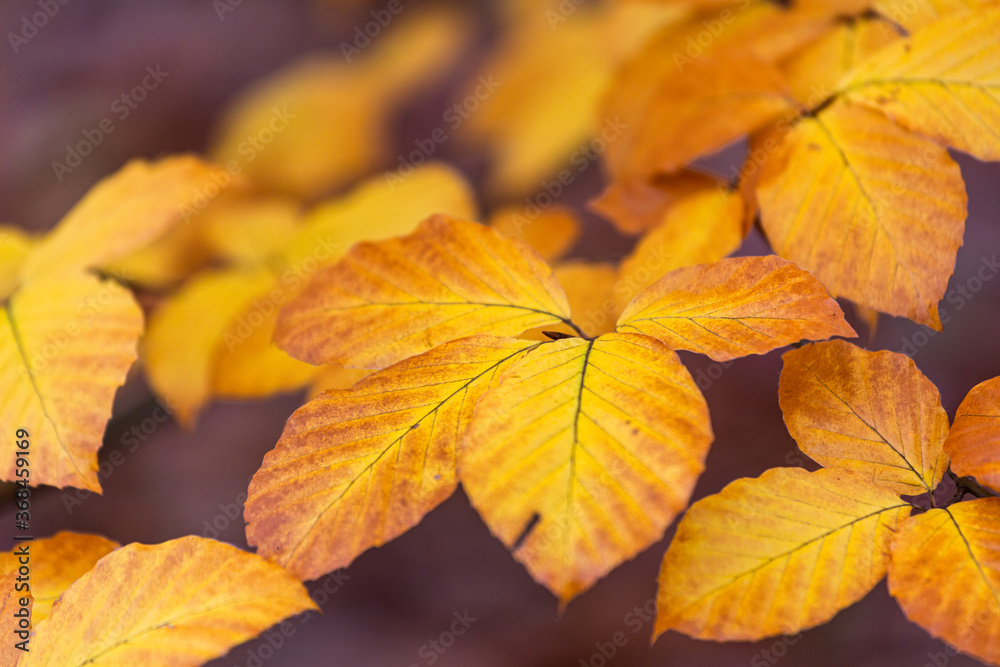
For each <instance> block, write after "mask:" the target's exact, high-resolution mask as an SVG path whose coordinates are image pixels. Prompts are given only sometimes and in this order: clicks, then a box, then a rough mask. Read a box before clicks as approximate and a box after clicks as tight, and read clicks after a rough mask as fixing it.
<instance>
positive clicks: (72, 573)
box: [0, 532, 118, 664]
mask: <svg viewBox="0 0 1000 667" xmlns="http://www.w3.org/2000/svg"><path fill="white" fill-rule="evenodd" d="M25 546H26V547H27V548H28V553H29V558H30V563H29V566H30V568H31V575H30V582H29V583H30V585H31V593H32V596H33V597H34V600H35V607H34V610H33V611H32V613H31V620H32V623H34V624H35V625H38V624H39V623H41V622H42V621H44V620H45V619H46V618H48V617H49V614H50V613H51V611H52V604H53V603H54V602H55V601H56V600H58V599H59V596H60V595H62V594H63V591H65V590H66V589H67V588H69V586H70V584H72V583H73V582H74V581H76V580H77V579H79V578H80V577H82V576H83V575H85V574H86V573H87V572H89V571H90V569H91V568H93V567H94V564H95V563H97V561H99V560H101V559H102V558H104V556H106V555H107V554H109V553H111V552H112V551H114V550H115V549H116V548H118V543H117V542H112V541H111V540H108V539H105V538H103V537H100V536H98V535H83V534H80V533H70V532H61V533H57V534H56V535H53V536H52V537H49V538H46V539H41V540H34V541H32V542H30V543H29V542H18V543H16V544H15V546H14V548H13V549H12V550H11V551H7V552H4V553H0V573H2V574H7V573H8V572H10V573H16V572H17V570H18V567H20V565H22V564H23V563H21V561H20V560H19V559H20V558H21V557H22V556H21V555H20V554H19V552H18V549H19V548H20V547H25ZM5 643H6V642H5ZM0 664H2V663H0Z"/></svg>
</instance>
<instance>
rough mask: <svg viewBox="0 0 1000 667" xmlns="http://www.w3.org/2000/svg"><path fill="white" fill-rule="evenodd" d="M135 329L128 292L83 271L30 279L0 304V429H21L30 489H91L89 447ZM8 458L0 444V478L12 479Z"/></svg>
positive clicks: (129, 355) (136, 313) (93, 458)
mask: <svg viewBox="0 0 1000 667" xmlns="http://www.w3.org/2000/svg"><path fill="white" fill-rule="evenodd" d="M141 332H142V312H141V311H140V310H139V306H138V305H137V304H136V303H135V301H134V299H133V298H132V295H131V294H129V292H128V291H127V290H125V289H124V288H122V287H121V286H119V285H118V284H117V283H114V282H111V281H103V282H102V281H101V280H98V279H97V278H95V277H93V276H89V275H85V274H80V275H62V276H58V277H56V276H53V277H46V278H39V279H37V280H34V281H32V282H29V283H27V284H26V285H24V286H23V287H21V288H20V289H19V290H18V291H17V292H16V293H15V294H14V295H13V296H12V297H11V298H10V299H9V300H8V301H6V302H5V303H4V304H3V311H2V312H0V386H2V387H4V391H5V392H6V395H7V398H6V399H5V400H4V401H3V402H2V403H0V429H2V430H3V432H5V433H10V434H13V433H15V432H16V431H17V430H18V429H26V430H27V431H28V432H29V434H30V437H29V438H28V439H29V441H30V451H31V454H30V457H31V463H30V469H31V484H32V485H33V486H35V485H38V484H50V485H52V486H58V487H65V486H75V487H78V488H84V489H89V490H91V491H95V492H100V488H101V487H100V483H99V482H98V479H97V450H98V449H100V447H101V442H102V440H103V437H104V427H105V425H106V423H107V421H108V418H109V417H110V416H111V405H112V401H113V400H114V396H115V390H116V389H117V388H118V386H119V385H121V384H122V383H123V382H124V381H125V375H126V373H127V372H128V369H129V367H131V365H132V362H133V361H135V358H136V342H137V340H138V338H139V334H140V333H141ZM16 451H18V449H17V447H16V445H15V441H14V440H13V439H12V438H11V439H8V440H6V441H5V442H4V444H3V445H2V446H0V456H2V457H3V458H2V459H0V460H2V461H3V463H2V464H0V479H4V480H15V479H17V477H16V476H15V471H16V469H17V467H16V465H15V461H16V458H17V457H16V455H15V452H16Z"/></svg>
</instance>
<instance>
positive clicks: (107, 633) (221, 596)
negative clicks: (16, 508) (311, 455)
mask: <svg viewBox="0 0 1000 667" xmlns="http://www.w3.org/2000/svg"><path fill="white" fill-rule="evenodd" d="M316 609H318V608H317V607H316V605H314V604H313V603H312V600H310V599H309V594H308V592H307V591H306V589H305V588H304V587H303V586H302V584H301V583H299V582H298V581H297V580H295V579H294V578H293V577H292V576H291V575H290V574H289V573H287V572H285V571H284V570H282V569H281V568H280V567H278V566H277V565H274V564H273V563H268V562H267V561H265V560H264V559H263V558H260V557H259V556H255V555H253V554H249V553H246V552H243V551H240V550H239V549H237V548H235V547H232V546H229V545H228V544H222V543H220V542H213V541H212V540H206V539H204V538H200V537H194V536H188V537H182V538H180V539H177V540H171V541H170V542H166V543H164V544H159V545H155V546H145V545H141V544H130V545H128V546H125V547H122V548H120V549H117V550H115V551H114V552H113V553H111V554H109V555H107V556H105V557H104V558H103V559H101V561H100V562H98V563H97V565H96V566H95V567H94V569H92V570H91V571H90V572H88V573H87V574H85V575H84V576H83V577H82V578H80V579H79V580H78V581H77V582H76V583H74V584H73V585H72V586H70V587H69V589H68V590H67V591H66V592H65V593H63V596H62V599H61V600H60V601H59V604H57V605H55V606H54V607H53V609H52V616H50V617H49V619H48V620H47V621H45V622H44V623H42V624H41V625H39V626H38V627H37V628H36V630H35V636H34V639H33V640H32V645H31V648H32V650H31V652H30V653H29V654H28V656H27V659H26V660H25V659H24V658H22V663H21V665H22V667H41V666H43V665H45V666H52V665H60V666H65V667H70V666H71V665H72V666H82V665H91V664H93V665H97V664H99V665H102V667H104V666H106V667H135V665H170V666H171V667H196V666H197V665H201V664H203V663H205V662H208V661H209V660H211V659H212V658H216V657H219V656H222V655H224V654H225V653H226V652H227V651H228V650H229V649H230V648H232V647H234V646H237V645H239V644H241V643H243V642H245V641H247V640H248V639H251V638H253V637H255V636H257V635H258V634H259V633H261V632H263V631H264V630H265V629H266V628H268V627H269V626H271V625H273V624H275V623H278V622H279V621H281V620H282V619H284V618H287V617H289V616H292V615H294V614H298V613H300V612H303V611H306V610H316Z"/></svg>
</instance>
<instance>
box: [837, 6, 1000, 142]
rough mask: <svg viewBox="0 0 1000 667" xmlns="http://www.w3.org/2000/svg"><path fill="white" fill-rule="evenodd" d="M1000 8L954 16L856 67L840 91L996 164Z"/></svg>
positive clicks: (999, 116) (999, 123) (999, 122)
mask: <svg viewBox="0 0 1000 667" xmlns="http://www.w3.org/2000/svg"><path fill="white" fill-rule="evenodd" d="M998 36H1000V8H998V7H996V6H992V7H983V8H981V9H979V10H977V11H971V12H956V13H954V14H952V15H949V16H948V17H947V18H945V19H943V20H941V21H937V22H935V23H933V24H931V25H930V26H928V27H927V28H925V29H923V30H920V31H918V32H917V33H916V34H914V35H913V37H911V38H909V39H907V40H905V41H902V42H900V43H898V44H894V45H892V46H890V47H888V48H886V49H885V50H884V51H881V52H880V53H878V54H877V55H876V56H874V57H872V58H869V59H867V60H865V61H864V62H862V63H861V64H860V65H859V66H858V67H857V68H856V69H854V71H852V72H851V73H849V74H848V75H847V76H846V77H845V78H844V80H843V81H842V83H841V85H840V89H841V90H842V91H843V93H844V94H845V95H846V96H847V97H848V98H849V99H851V100H856V101H860V102H863V103H864V104H866V105H869V106H871V107H874V108H875V109H877V110H879V111H881V112H882V113H884V114H886V115H887V116H889V117H890V118H892V119H893V120H894V121H896V122H897V123H899V124H900V125H902V126H903V127H906V128H908V129H910V130H914V131H916V132H920V133H922V134H925V135H928V136H931V137H935V138H937V139H939V140H941V141H943V142H945V143H947V144H948V145H950V146H954V147H955V148H957V149H959V150H961V151H964V152H966V153H969V154H970V155H973V156H975V157H977V158H979V159H980V160H987V161H989V160H993V161H995V160H1000V129H998V128H1000V39H998Z"/></svg>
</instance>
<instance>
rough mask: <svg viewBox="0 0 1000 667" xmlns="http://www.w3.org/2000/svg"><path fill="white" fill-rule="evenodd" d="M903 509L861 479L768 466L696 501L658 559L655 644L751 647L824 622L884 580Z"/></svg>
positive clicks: (892, 497) (890, 496)
mask: <svg viewBox="0 0 1000 667" xmlns="http://www.w3.org/2000/svg"><path fill="white" fill-rule="evenodd" d="M909 514H910V505H908V504H907V503H904V502H903V501H901V500H900V499H899V497H898V496H897V495H896V494H894V493H892V492H891V491H889V490H887V489H883V488H880V487H878V486H873V485H872V484H870V483H869V482H868V480H867V479H865V477H864V476H863V475H859V474H857V473H852V472H848V471H843V470H817V471H815V472H807V471H805V470H803V469H801V468H775V469H772V470H768V471H767V472H765V473H764V474H763V475H761V476H760V477H758V478H755V479H739V480H736V481H735V482H732V483H731V484H729V485H728V486H726V487H725V488H724V489H723V490H722V491H721V492H719V493H718V494H716V495H713V496H709V497H707V498H705V499H703V500H700V501H698V502H696V503H695V504H694V505H692V506H691V508H690V509H689V510H688V512H687V514H685V515H684V519H682V520H681V522H680V525H679V526H678V527H677V534H676V535H675V536H674V539H673V541H672V542H671V544H670V548H669V549H668V550H667V554H666V556H665V557H664V559H663V565H662V568H661V570H660V582H659V593H658V594H657V616H656V626H655V629H654V632H653V637H654V639H655V638H657V637H659V636H660V635H661V634H663V633H664V632H666V631H667V630H671V629H673V630H677V631H679V632H683V633H684V634H686V635H689V636H691V637H695V638H698V639H713V640H716V641H733V640H739V641H748V640H749V641H754V640H758V639H763V638H764V637H771V636H775V635H781V634H786V635H793V634H797V633H798V632H800V631H801V630H803V629H805V628H809V627H812V626H815V625H819V624H821V623H825V622H826V621H829V620H830V619H831V618H833V616H834V615H835V614H836V613H837V612H838V611H840V610H841V609H844V608H845V607H848V606H850V605H852V604H854V603H855V602H857V601H858V600H860V599H861V598H863V597H864V596H865V595H866V594H867V593H868V592H869V591H870V590H871V589H872V588H874V587H875V584H877V583H878V582H879V581H881V579H882V577H883V576H885V572H886V567H887V566H888V561H889V543H890V541H891V540H892V536H893V534H894V533H895V531H896V530H897V528H898V527H899V525H900V523H901V522H902V521H903V520H904V519H905V518H906V517H907V516H909Z"/></svg>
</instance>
